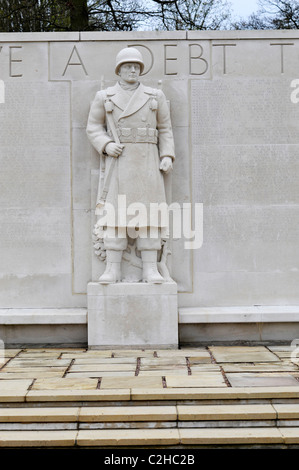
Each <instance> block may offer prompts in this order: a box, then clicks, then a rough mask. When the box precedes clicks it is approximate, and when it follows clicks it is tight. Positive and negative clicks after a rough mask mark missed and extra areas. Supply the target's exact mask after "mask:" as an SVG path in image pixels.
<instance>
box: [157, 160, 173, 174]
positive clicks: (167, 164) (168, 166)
mask: <svg viewBox="0 0 299 470" xmlns="http://www.w3.org/2000/svg"><path fill="white" fill-rule="evenodd" d="M172 168H173V167H172V158H171V157H163V158H162V160H161V163H160V170H162V171H164V173H169V172H170V170H172Z"/></svg>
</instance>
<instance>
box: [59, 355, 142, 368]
mask: <svg viewBox="0 0 299 470" xmlns="http://www.w3.org/2000/svg"><path fill="white" fill-rule="evenodd" d="M59 360H60V361H61V360H62V359H59ZM68 361H70V359H68ZM87 364H106V365H108V364H112V365H115V364H135V366H136V364H137V358H136V357H134V356H132V357H93V356H88V357H84V358H77V357H75V358H74V365H87Z"/></svg>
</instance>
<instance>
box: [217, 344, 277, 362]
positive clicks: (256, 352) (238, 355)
mask: <svg viewBox="0 0 299 470" xmlns="http://www.w3.org/2000/svg"><path fill="white" fill-rule="evenodd" d="M209 350H210V351H211V353H212V355H213V357H214V358H215V360H216V362H220V363H222V362H277V359H278V358H277V356H276V355H275V354H274V353H272V352H271V351H269V350H268V349H267V348H266V347H264V346H212V347H209Z"/></svg>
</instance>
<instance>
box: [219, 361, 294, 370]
mask: <svg viewBox="0 0 299 470" xmlns="http://www.w3.org/2000/svg"><path fill="white" fill-rule="evenodd" d="M221 367H222V369H223V370H224V372H293V371H294V372H295V371H297V372H299V369H298V366H296V365H295V364H293V363H291V362H290V363H285V362H282V361H281V362H268V363H263V362H260V363H254V364H246V363H228V364H225V363H223V364H221Z"/></svg>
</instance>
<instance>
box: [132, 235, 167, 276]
mask: <svg viewBox="0 0 299 470" xmlns="http://www.w3.org/2000/svg"><path fill="white" fill-rule="evenodd" d="M158 232H159V231H158ZM158 232H157V236H155V237H151V236H150V233H149V229H148V230H147V233H146V234H145V233H144V232H143V233H142V230H140V235H139V237H138V238H137V249H138V250H139V251H140V252H141V259H142V278H143V281H144V282H149V283H151V284H162V282H164V279H163V277H162V276H161V274H160V273H159V271H158V267H157V257H158V251H159V250H160V249H161V235H160V233H158Z"/></svg>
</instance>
